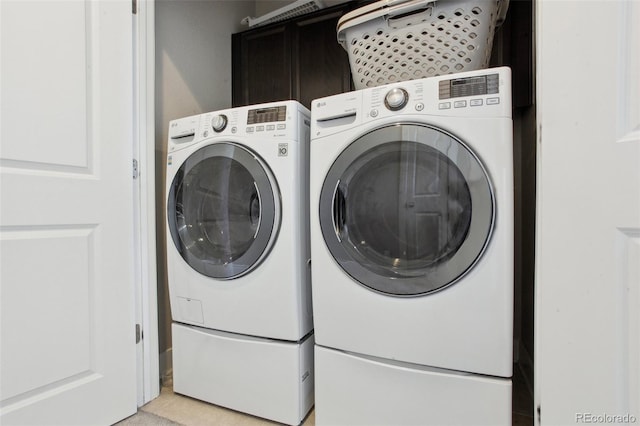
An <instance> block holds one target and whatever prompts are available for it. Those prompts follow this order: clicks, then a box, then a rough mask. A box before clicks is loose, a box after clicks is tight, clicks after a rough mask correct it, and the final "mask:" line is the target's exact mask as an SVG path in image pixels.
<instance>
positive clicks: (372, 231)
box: [310, 68, 514, 425]
mask: <svg viewBox="0 0 640 426" xmlns="http://www.w3.org/2000/svg"><path fill="white" fill-rule="evenodd" d="M510 77H511V75H510V70H509V69H508V68H495V69H485V70H481V71H473V72H467V73H459V74H455V75H448V76H442V77H433V78H427V79H421V80H412V81H406V82H402V83H397V84H390V85H386V86H380V87H375V88H369V89H364V90H360V91H356V92H350V93H345V94H340V95H336V96H331V97H327V98H323V99H318V100H315V101H314V102H313V104H312V124H311V187H310V188H311V247H312V250H311V252H312V258H313V265H312V277H313V283H314V286H313V308H314V322H315V339H316V358H315V365H316V409H315V412H316V423H317V424H318V425H336V424H343V425H346V424H348V425H358V424H362V425H365V424H366V425H373V424H388V425H391V424H393V425H402V424H406V425H409V424H421V425H428V424H469V425H479V424H491V425H495V424H511V376H512V351H513V349H512V345H513V337H512V336H513V330H512V329H513V236H514V234H513V156H512V119H511V78H510Z"/></svg>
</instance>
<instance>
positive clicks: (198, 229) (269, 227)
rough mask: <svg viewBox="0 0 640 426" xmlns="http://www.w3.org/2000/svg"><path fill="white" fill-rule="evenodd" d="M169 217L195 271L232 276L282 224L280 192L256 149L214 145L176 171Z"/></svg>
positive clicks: (253, 260) (255, 258) (264, 248)
mask: <svg viewBox="0 0 640 426" xmlns="http://www.w3.org/2000/svg"><path fill="white" fill-rule="evenodd" d="M167 218H168V221H169V230H170V232H171V237H172V239H173V242H174V244H175V246H176V248H177V249H178V252H179V253H180V255H181V256H182V258H183V259H184V260H185V261H186V262H187V263H188V264H189V265H190V266H191V267H192V268H193V269H195V270H196V271H198V272H200V273H201V274H204V275H206V276H208V277H212V278H218V279H231V278H236V277H239V276H241V275H244V274H246V273H247V272H249V271H251V270H252V269H253V268H255V267H256V266H257V265H258V264H259V263H260V261H261V260H262V259H263V258H264V257H265V256H266V255H267V254H268V251H269V249H270V248H271V246H272V244H273V241H274V240H275V238H276V234H277V231H278V228H279V226H280V193H279V191H278V187H277V185H276V183H275V179H274V178H273V175H272V174H271V172H270V170H269V169H268V168H267V167H266V165H265V164H264V163H263V162H262V161H261V160H260V159H259V158H258V156H257V155H256V154H255V153H253V152H250V151H248V150H247V149H246V148H243V147H241V146H239V145H235V144H232V143H215V144H211V145H208V146H205V147H203V148H201V149H199V150H198V151H196V152H194V153H193V154H192V155H191V156H190V157H189V158H188V159H187V160H186V161H185V162H184V163H183V164H182V166H181V167H180V169H179V170H178V172H177V173H176V176H175V177H174V179H173V183H172V184H171V188H170V190H169V198H168V203H167Z"/></svg>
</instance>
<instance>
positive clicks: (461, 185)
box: [320, 124, 495, 296]
mask: <svg viewBox="0 0 640 426" xmlns="http://www.w3.org/2000/svg"><path fill="white" fill-rule="evenodd" d="M494 204H495V202H494V197H493V191H492V188H491V183H490V181H489V177H488V176H487V173H486V172H485V170H484V168H483V166H482V164H481V163H480V160H479V159H478V158H477V157H476V156H475V155H474V154H473V153H472V152H471V151H470V150H469V149H468V148H467V146H465V144H464V143H462V141H460V140H458V139H457V138H456V137H454V136H453V135H451V134H449V133H446V132H444V131H442V130H440V129H437V128H434V127H430V126H426V125H419V124H398V125H393V126H388V127H384V128H380V129H377V130H374V131H372V132H370V133H368V134H366V135H364V136H362V137H360V138H359V139H357V140H356V141H354V142H353V143H352V144H351V145H349V146H348V147H347V149H345V150H344V151H343V152H342V154H341V155H340V156H339V157H338V158H337V159H336V161H335V162H334V164H333V165H332V167H331V168H330V170H329V172H328V173H327V177H326V179H325V181H324V185H323V188H322V192H321V195H320V226H321V229H322V233H323V236H324V240H325V242H326V244H327V247H328V249H329V251H330V252H331V254H332V255H333V257H334V258H335V260H336V261H337V262H338V263H339V265H340V266H341V267H342V268H343V269H344V270H345V271H346V272H347V273H348V274H349V275H350V276H351V277H353V278H354V279H355V280H356V281H358V282H359V283H361V284H362V285H364V286H366V287H367V288H370V289H372V290H375V291H378V292H381V293H385V294H389V295H396V296H417V295H424V294H428V293H431V292H434V291H437V290H441V289H443V288H445V287H447V286H449V285H451V284H453V283H454V282H456V281H457V280H459V279H460V278H461V277H462V276H463V275H464V274H465V273H466V272H468V271H469V270H470V269H471V267H472V266H473V265H474V264H475V262H476V261H477V260H478V259H479V258H480V256H481V255H482V253H483V251H484V249H485V247H486V246H487V244H488V242H489V238H490V236H491V232H492V229H493V223H494V214H495V205H494Z"/></svg>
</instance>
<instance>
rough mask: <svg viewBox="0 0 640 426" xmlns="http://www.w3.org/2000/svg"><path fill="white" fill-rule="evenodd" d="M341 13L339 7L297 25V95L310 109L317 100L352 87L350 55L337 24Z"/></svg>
mask: <svg viewBox="0 0 640 426" xmlns="http://www.w3.org/2000/svg"><path fill="white" fill-rule="evenodd" d="M342 15H343V11H342V10H340V11H338V12H334V13H331V14H329V15H326V16H323V17H322V18H316V19H308V20H304V21H300V22H298V23H297V24H296V31H295V42H294V46H295V47H294V52H296V54H297V57H296V59H295V61H293V66H294V70H293V76H294V82H295V94H296V99H298V100H299V101H300V102H301V103H302V104H303V105H305V106H306V107H307V108H310V107H311V101H313V100H314V99H317V98H321V97H324V96H329V95H335V94H337V93H343V92H348V91H350V90H353V89H352V85H351V72H350V68H349V57H348V55H347V52H346V51H345V50H344V49H343V48H342V46H340V45H339V44H338V41H337V34H336V25H337V23H338V19H340V17H341V16H342Z"/></svg>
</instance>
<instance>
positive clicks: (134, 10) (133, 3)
mask: <svg viewBox="0 0 640 426" xmlns="http://www.w3.org/2000/svg"><path fill="white" fill-rule="evenodd" d="M131 13H133V14H134V15H136V14H137V13H138V0H131Z"/></svg>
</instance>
